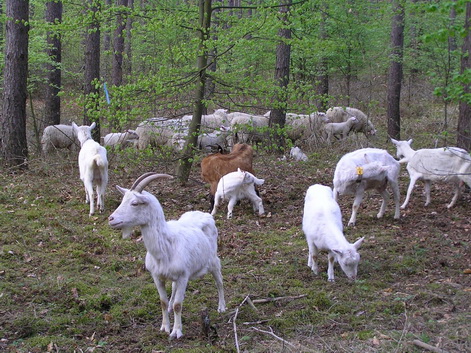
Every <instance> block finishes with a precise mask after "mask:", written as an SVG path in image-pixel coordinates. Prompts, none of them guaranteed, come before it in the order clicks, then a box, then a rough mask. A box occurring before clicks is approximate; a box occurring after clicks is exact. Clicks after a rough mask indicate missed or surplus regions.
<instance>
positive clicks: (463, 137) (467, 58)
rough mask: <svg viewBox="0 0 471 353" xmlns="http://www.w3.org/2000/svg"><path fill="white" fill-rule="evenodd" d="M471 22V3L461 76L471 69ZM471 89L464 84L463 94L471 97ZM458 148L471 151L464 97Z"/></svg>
mask: <svg viewBox="0 0 471 353" xmlns="http://www.w3.org/2000/svg"><path fill="white" fill-rule="evenodd" d="M470 21H471V3H470V2H468V3H467V4H466V17H465V25H464V29H465V33H466V37H465V38H464V41H463V47H462V56H461V74H464V72H465V71H466V70H469V69H470V68H471V34H470V32H469V31H470V28H469V27H470ZM470 93H471V88H470V85H469V84H464V87H463V94H464V95H465V96H466V95H469V94H470ZM457 133H458V139H457V145H458V147H461V148H464V149H466V150H467V151H471V107H470V105H469V101H466V100H465V99H464V97H463V98H462V99H461V101H460V105H459V117H458V132H457Z"/></svg>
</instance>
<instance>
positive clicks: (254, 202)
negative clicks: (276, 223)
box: [249, 193, 265, 216]
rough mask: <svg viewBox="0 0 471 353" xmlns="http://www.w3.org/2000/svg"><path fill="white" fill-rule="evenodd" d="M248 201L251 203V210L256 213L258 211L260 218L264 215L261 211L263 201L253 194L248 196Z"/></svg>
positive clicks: (263, 211) (262, 210)
mask: <svg viewBox="0 0 471 353" xmlns="http://www.w3.org/2000/svg"><path fill="white" fill-rule="evenodd" d="M249 198H250V201H251V202H252V206H253V210H254V211H255V212H256V211H257V210H258V214H259V215H260V216H261V215H263V214H264V213H265V210H264V209H263V201H262V199H261V198H260V197H259V196H257V194H255V193H253V194H250V195H249Z"/></svg>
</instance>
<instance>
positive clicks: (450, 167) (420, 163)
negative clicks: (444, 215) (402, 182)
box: [391, 139, 471, 209]
mask: <svg viewBox="0 0 471 353" xmlns="http://www.w3.org/2000/svg"><path fill="white" fill-rule="evenodd" d="M391 141H392V143H393V144H394V145H395V146H396V148H397V157H398V158H401V160H400V161H399V163H407V171H408V172H409V177H410V183H409V187H408V188H407V195H406V199H405V200H404V203H403V204H402V206H401V208H402V209H404V208H406V207H407V204H408V203H409V200H410V196H411V194H412V190H413V189H414V185H415V183H416V182H417V180H419V179H422V180H423V181H424V182H425V197H426V201H425V206H428V205H429V204H430V183H431V182H432V181H441V182H448V183H452V184H453V185H454V186H455V195H454V196H453V199H452V200H451V202H450V203H449V204H448V205H447V207H448V208H451V207H453V206H454V205H455V203H456V201H457V200H458V198H459V197H460V195H461V188H460V184H461V182H465V183H466V184H468V186H470V187H471V157H470V156H469V153H468V152H467V151H465V150H464V149H461V148H457V147H441V148H433V149H420V150H416V151H415V150H413V149H412V147H411V146H410V145H411V143H412V140H409V141H397V140H394V139H391Z"/></svg>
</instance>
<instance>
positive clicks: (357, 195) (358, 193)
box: [348, 183, 365, 226]
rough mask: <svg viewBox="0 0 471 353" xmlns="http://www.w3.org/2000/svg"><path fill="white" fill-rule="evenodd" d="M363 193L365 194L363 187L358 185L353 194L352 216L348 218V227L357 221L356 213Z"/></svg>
mask: <svg viewBox="0 0 471 353" xmlns="http://www.w3.org/2000/svg"><path fill="white" fill-rule="evenodd" d="M364 193H365V186H364V185H363V184H361V183H360V185H359V186H358V188H357V191H356V193H355V200H354V201H353V206H352V216H351V217H350V220H349V221H348V225H349V226H354V225H355V222H356V220H357V212H358V209H359V208H360V204H361V201H362V200H363V195H364Z"/></svg>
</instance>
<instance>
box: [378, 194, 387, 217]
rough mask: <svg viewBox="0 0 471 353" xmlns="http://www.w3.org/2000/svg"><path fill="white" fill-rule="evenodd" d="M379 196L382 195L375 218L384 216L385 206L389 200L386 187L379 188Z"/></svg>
mask: <svg viewBox="0 0 471 353" xmlns="http://www.w3.org/2000/svg"><path fill="white" fill-rule="evenodd" d="M379 192H380V194H381V196H382V197H383V202H381V208H380V209H379V212H378V214H377V215H376V217H377V218H381V217H383V216H384V212H386V206H387V204H388V201H389V194H388V192H387V191H386V189H383V190H380V191H379Z"/></svg>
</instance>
